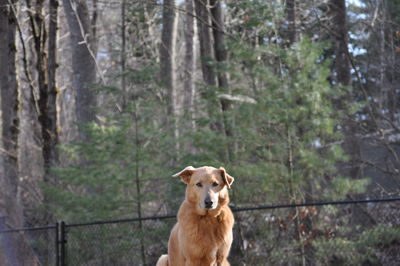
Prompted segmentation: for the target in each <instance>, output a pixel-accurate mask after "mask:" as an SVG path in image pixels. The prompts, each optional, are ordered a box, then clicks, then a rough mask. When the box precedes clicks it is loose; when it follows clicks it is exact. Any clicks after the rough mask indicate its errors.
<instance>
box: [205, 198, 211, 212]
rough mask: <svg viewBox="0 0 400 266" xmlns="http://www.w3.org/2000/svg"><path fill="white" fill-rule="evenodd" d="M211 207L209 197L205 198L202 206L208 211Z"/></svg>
mask: <svg viewBox="0 0 400 266" xmlns="http://www.w3.org/2000/svg"><path fill="white" fill-rule="evenodd" d="M212 205H213V202H212V200H211V198H210V197H207V198H206V199H205V200H204V206H205V207H206V208H207V209H210V208H211V207H212Z"/></svg>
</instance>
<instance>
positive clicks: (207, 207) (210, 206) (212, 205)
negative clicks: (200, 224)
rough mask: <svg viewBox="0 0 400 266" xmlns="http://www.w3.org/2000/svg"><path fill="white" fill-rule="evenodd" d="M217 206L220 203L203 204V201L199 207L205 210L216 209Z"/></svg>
mask: <svg viewBox="0 0 400 266" xmlns="http://www.w3.org/2000/svg"><path fill="white" fill-rule="evenodd" d="M217 206H218V204H215V203H213V204H211V205H205V204H201V203H200V204H199V208H200V209H201V210H205V211H208V210H215V209H216V208H217Z"/></svg>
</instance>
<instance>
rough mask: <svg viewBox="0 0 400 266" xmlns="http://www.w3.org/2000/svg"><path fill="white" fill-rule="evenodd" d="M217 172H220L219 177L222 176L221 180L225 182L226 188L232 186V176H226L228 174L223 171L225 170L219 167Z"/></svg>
mask: <svg viewBox="0 0 400 266" xmlns="http://www.w3.org/2000/svg"><path fill="white" fill-rule="evenodd" d="M218 170H219V171H220V172H221V176H222V179H223V180H224V182H225V185H226V186H227V187H228V188H231V185H232V183H233V181H234V180H235V179H234V178H233V177H232V176H230V175H228V173H227V172H226V171H225V168H223V167H220V168H219V169H218Z"/></svg>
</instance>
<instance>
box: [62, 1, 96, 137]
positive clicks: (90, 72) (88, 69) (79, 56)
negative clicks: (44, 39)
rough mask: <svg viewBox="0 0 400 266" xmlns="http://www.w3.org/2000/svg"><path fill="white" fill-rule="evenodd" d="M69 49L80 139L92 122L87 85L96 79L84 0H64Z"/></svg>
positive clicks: (92, 98)
mask: <svg viewBox="0 0 400 266" xmlns="http://www.w3.org/2000/svg"><path fill="white" fill-rule="evenodd" d="M63 6H64V9H65V15H66V18H67V22H68V26H69V32H70V41H71V48H72V49H71V50H72V72H73V73H72V87H73V89H75V90H76V102H75V108H76V117H77V122H78V124H79V127H80V130H79V138H80V140H82V141H84V140H85V139H86V136H85V133H84V132H83V129H82V125H83V124H86V123H89V122H93V121H95V112H94V110H93V107H95V106H96V98H95V94H94V92H93V90H91V88H90V86H91V84H93V83H94V82H96V62H95V53H94V52H93V51H94V50H93V48H94V47H96V45H95V43H96V40H95V39H94V36H93V33H92V29H93V25H92V24H91V20H90V16H89V10H88V6H87V3H86V1H85V0H63Z"/></svg>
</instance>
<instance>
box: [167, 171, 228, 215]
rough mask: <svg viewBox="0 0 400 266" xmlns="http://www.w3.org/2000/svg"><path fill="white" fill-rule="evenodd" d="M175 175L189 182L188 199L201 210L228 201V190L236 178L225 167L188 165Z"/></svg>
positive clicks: (214, 207)
mask: <svg viewBox="0 0 400 266" xmlns="http://www.w3.org/2000/svg"><path fill="white" fill-rule="evenodd" d="M173 177H180V178H181V180H182V181H183V182H184V183H186V184H187V189H186V199H187V200H188V201H189V202H191V203H192V204H195V205H196V208H197V209H198V210H199V211H200V212H202V213H203V212H204V211H206V210H214V209H216V208H217V207H218V206H219V204H222V201H223V202H227V201H228V191H227V188H230V187H231V185H232V183H233V180H234V178H233V177H232V176H230V175H229V174H228V173H227V172H226V171H225V169H224V168H223V167H220V168H214V167H209V166H203V167H199V168H194V167H192V166H188V167H186V168H185V169H183V170H182V171H180V172H179V173H177V174H175V175H173Z"/></svg>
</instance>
